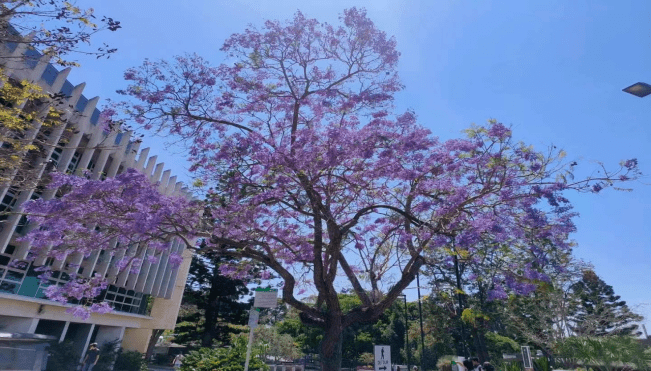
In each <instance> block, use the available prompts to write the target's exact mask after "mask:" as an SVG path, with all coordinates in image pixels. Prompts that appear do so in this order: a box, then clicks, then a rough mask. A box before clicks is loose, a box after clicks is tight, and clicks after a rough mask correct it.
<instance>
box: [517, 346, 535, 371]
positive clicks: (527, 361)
mask: <svg viewBox="0 0 651 371" xmlns="http://www.w3.org/2000/svg"><path fill="white" fill-rule="evenodd" d="M520 349H521V350H522V365H523V366H524V370H525V371H530V370H531V371H533V362H531V349H529V347H526V346H523V347H520Z"/></svg>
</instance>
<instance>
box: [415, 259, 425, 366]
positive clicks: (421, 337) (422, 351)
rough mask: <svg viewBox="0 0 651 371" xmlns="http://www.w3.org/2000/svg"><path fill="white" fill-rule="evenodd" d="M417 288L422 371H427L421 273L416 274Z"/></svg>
mask: <svg viewBox="0 0 651 371" xmlns="http://www.w3.org/2000/svg"><path fill="white" fill-rule="evenodd" d="M416 286H417V288H418V315H419V316H420V347H421V348H420V349H421V354H420V370H421V371H425V367H423V365H424V364H425V331H423V306H422V304H421V302H420V272H417V273H416Z"/></svg>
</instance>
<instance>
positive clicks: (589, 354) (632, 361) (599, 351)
mask: <svg viewBox="0 0 651 371" xmlns="http://www.w3.org/2000/svg"><path fill="white" fill-rule="evenodd" d="M557 349H558V352H559V354H561V355H563V356H565V357H571V358H574V359H578V360H579V361H580V362H581V364H582V366H583V367H586V368H588V366H589V367H590V368H592V369H594V370H600V371H611V370H621V369H622V368H623V369H638V370H649V369H650V367H651V352H649V351H648V350H647V349H645V348H644V346H643V345H642V344H641V343H640V341H639V340H638V339H636V338H634V337H632V336H608V337H586V336H572V337H569V338H567V339H564V340H563V341H561V342H559V343H558V344H557ZM631 366H633V367H631Z"/></svg>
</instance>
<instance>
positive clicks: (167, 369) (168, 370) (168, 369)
mask: <svg viewBox="0 0 651 371" xmlns="http://www.w3.org/2000/svg"><path fill="white" fill-rule="evenodd" d="M148 367H149V371H172V370H174V368H173V367H172V366H160V365H148Z"/></svg>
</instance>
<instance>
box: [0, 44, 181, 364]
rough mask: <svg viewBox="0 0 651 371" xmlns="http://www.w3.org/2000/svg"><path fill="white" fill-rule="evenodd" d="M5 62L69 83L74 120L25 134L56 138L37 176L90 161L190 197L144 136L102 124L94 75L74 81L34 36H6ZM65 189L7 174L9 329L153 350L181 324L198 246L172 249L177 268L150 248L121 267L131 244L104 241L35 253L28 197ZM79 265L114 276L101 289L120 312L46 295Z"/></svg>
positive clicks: (3, 289) (44, 81)
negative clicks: (80, 308)
mask: <svg viewBox="0 0 651 371" xmlns="http://www.w3.org/2000/svg"><path fill="white" fill-rule="evenodd" d="M0 63H2V64H3V66H2V69H3V70H4V73H5V74H6V75H8V76H9V77H10V79H12V80H14V81H22V80H28V81H31V82H33V83H36V84H38V85H39V86H41V87H42V88H43V91H44V92H47V93H50V94H57V93H61V94H62V95H63V96H64V97H66V98H64V99H66V100H67V102H66V106H67V108H65V110H64V117H63V118H64V120H67V123H66V124H65V125H61V127H55V128H54V129H48V130H45V129H41V128H38V127H35V128H34V130H32V131H31V132H28V133H26V134H25V135H26V136H27V139H28V140H29V138H33V139H36V138H39V140H40V141H41V142H42V143H47V145H45V146H41V149H40V150H39V151H38V153H36V154H34V153H31V154H29V155H30V156H32V157H37V158H35V159H33V163H34V164H35V165H34V166H33V167H34V169H35V173H34V172H33V174H36V176H37V180H38V178H42V177H43V176H45V175H46V174H47V173H48V172H49V171H52V170H54V169H56V170H58V171H61V172H79V171H81V170H87V171H88V172H89V173H90V174H91V175H90V176H91V177H92V178H94V179H101V178H103V177H113V176H115V175H116V174H119V173H121V172H123V171H125V170H126V169H128V168H135V169H138V170H139V171H141V172H143V173H144V174H146V175H147V176H149V178H150V180H151V181H152V182H153V183H158V184H159V185H158V187H159V191H160V192H162V193H165V194H170V195H171V194H175V195H184V196H187V197H189V194H188V193H187V190H186V189H185V188H184V187H183V184H182V183H181V182H177V181H176V177H175V176H172V175H171V173H170V170H165V171H164V164H163V163H157V161H156V160H157V158H156V156H151V157H149V149H148V148H145V149H142V150H141V149H140V148H139V147H140V143H139V142H136V141H133V140H132V139H131V138H130V133H129V132H123V133H116V132H112V133H108V134H107V133H106V132H105V131H104V130H103V129H102V128H101V127H100V126H99V125H98V122H99V117H100V111H99V109H97V108H96V106H97V103H98V100H99V98H98V97H95V98H92V99H87V98H86V97H85V96H84V95H83V94H82V91H83V89H84V86H85V84H83V83H82V84H80V85H77V86H73V85H72V84H71V83H70V82H69V81H68V80H67V76H68V74H69V73H70V68H66V69H63V70H61V71H59V70H58V69H57V68H56V67H54V66H53V65H52V64H50V63H49V61H48V58H47V57H46V56H41V55H40V54H39V53H38V52H37V51H36V50H33V49H30V48H29V47H28V46H27V44H25V43H18V44H13V43H7V44H4V45H0ZM0 125H2V123H0ZM64 137H65V138H64ZM64 139H65V140H64ZM0 145H2V143H0ZM32 152H33V151H32ZM23 155H25V156H27V155H28V154H23ZM30 161H32V160H30ZM36 184H38V182H36ZM55 196H56V190H52V189H46V188H43V187H40V186H36V187H23V188H22V189H21V187H16V186H15V185H14V184H0V213H2V214H0V332H20V333H28V334H40V335H49V336H54V337H56V338H58V339H59V341H65V340H71V341H73V342H75V344H76V345H78V347H77V349H78V353H79V357H80V359H82V358H83V357H84V355H85V352H86V349H88V345H89V344H90V343H93V342H97V343H99V344H100V346H101V345H102V343H106V342H113V341H118V343H120V344H121V346H122V348H123V349H126V350H136V351H140V352H145V350H146V349H147V344H148V342H149V339H150V336H151V334H152V331H153V330H155V329H173V328H174V325H175V323H176V318H177V315H178V311H179V307H180V304H181V298H182V295H183V290H184V287H185V281H186V278H187V274H188V270H189V266H190V262H191V259H192V254H191V252H190V251H189V250H186V249H184V245H183V244H181V243H180V241H173V243H172V248H171V251H170V252H176V253H179V254H181V255H182V256H183V263H182V264H181V265H180V267H178V268H176V269H175V268H173V267H172V266H171V265H170V264H169V263H168V259H167V257H168V255H163V256H162V257H160V259H158V262H157V263H150V262H149V261H148V259H146V255H147V254H148V253H151V254H153V251H142V252H141V253H140V254H141V256H140V258H141V259H139V260H138V261H141V262H142V266H141V267H140V270H139V273H131V270H130V269H126V270H124V271H123V272H118V270H117V268H116V267H115V266H114V264H115V263H116V262H117V261H119V260H120V259H121V258H123V257H124V252H123V253H122V255H119V254H116V255H114V256H110V254H107V253H106V252H104V251H102V252H95V253H93V254H92V255H90V256H88V257H84V256H82V255H80V254H71V255H69V256H67V257H66V258H65V259H64V260H53V259H52V258H47V257H44V256H37V257H36V258H35V259H34V260H31V259H30V260H27V259H26V258H27V257H28V254H29V253H30V245H29V243H27V242H24V241H20V240H19V237H20V236H23V235H24V234H25V233H27V232H28V231H29V230H31V229H32V228H35V227H36V226H34V225H30V224H29V223H28V222H27V220H26V218H25V217H22V216H21V215H20V211H21V209H22V205H23V203H24V202H26V201H28V200H30V199H38V198H43V199H49V198H52V197H55ZM135 253H136V249H135V248H132V249H128V250H127V251H126V254H135ZM44 264H47V265H51V266H52V268H53V270H54V271H56V272H55V273H54V274H53V275H52V278H51V279H50V280H49V281H48V282H47V283H42V282H40V279H39V278H38V277H37V276H38V274H39V273H38V272H36V271H35V268H36V267H38V266H41V265H44ZM72 273H76V274H78V275H80V276H83V277H91V276H93V275H94V274H95V273H100V274H102V275H104V276H105V277H107V279H108V280H109V282H111V283H112V284H111V285H110V286H109V288H108V289H107V290H106V291H105V292H104V293H103V294H102V297H101V299H103V300H104V301H107V302H109V303H111V305H112V306H113V308H114V310H113V312H111V313H108V314H92V316H91V317H90V318H89V319H88V320H85V321H84V320H81V319H80V318H77V317H73V316H72V315H70V314H68V313H67V312H66V310H67V309H68V308H69V307H70V305H63V304H59V303H56V302H53V301H50V300H48V299H46V298H45V296H44V294H43V290H44V289H45V287H47V286H48V285H53V284H62V283H64V282H65V281H66V280H67V279H68V277H69V276H68V275H69V274H72Z"/></svg>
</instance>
